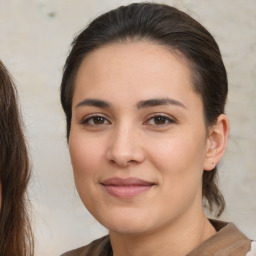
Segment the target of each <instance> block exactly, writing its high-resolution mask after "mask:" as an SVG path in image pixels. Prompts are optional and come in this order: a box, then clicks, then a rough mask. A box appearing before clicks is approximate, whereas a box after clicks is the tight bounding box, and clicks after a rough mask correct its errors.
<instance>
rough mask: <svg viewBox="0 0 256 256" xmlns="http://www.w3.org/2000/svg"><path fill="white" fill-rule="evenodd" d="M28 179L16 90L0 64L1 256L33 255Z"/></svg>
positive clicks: (28, 170) (26, 157)
mask: <svg viewBox="0 0 256 256" xmlns="http://www.w3.org/2000/svg"><path fill="white" fill-rule="evenodd" d="M29 176H30V168H29V160H28V154H27V149H26V144H25V140H24V136H23V132H22V129H21V120H20V114H19V111H18V107H17V101H16V89H15V87H14V84H13V82H12V80H11V78H10V75H9V74H8V71H7V69H6V68H5V66H4V65H3V63H2V62H1V61H0V184H1V187H2V191H1V194H2V204H1V206H0V255H1V256H31V255H33V247H34V246H33V236H32V231H31V227H30V223H29V219H28V212H27V207H26V206H27V196H26V189H27V185H28V181H29Z"/></svg>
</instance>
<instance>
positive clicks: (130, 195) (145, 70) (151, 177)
mask: <svg viewBox="0 0 256 256" xmlns="http://www.w3.org/2000/svg"><path fill="white" fill-rule="evenodd" d="M206 134H207V133H206V128H205V123H204V118H203V104H202V100H201V98H200V96H199V95H198V94H196V93H195V92H194V91H193V87H192V81H191V74H190V70H189V69H188V66H187V63H186V60H185V59H184V58H183V57H182V56H181V55H180V54H179V55H178V54H175V55H174V54H173V53H172V52H171V51H169V50H167V49H165V48H163V47H161V46H159V45H157V44H154V43H147V42H127V43H122V44H118V43H116V44H110V45H107V46H104V47H102V48H99V49H97V50H95V51H93V52H91V53H90V54H89V55H88V56H87V57H86V58H85V59H84V60H83V62H82V64H81V66H80V68H79V71H78V74H77V78H76V83H75V90H74V96H73V106H72V121H71V131H70V138H69V149H70V155H71V160H72V165H73V170H74V177H75V183H76V186H77V190H78V192H79V195H80V197H81V199H82V201H83V203H84V205H85V206H86V207H87V208H88V210H89V211H90V212H91V214H92V215H93V216H94V217H95V218H96V219H97V220H98V221H99V222H101V223H102V224H103V225H104V226H105V227H107V228H108V229H109V230H110V231H112V232H118V233H123V234H124V233H125V234H135V233H136V234H139V233H143V232H154V231H155V230H158V229H159V228H163V227H166V226H168V225H172V224H173V223H177V222H179V221H180V220H182V219H184V218H188V217H190V218H191V217H192V216H193V215H194V214H197V213H198V212H199V211H201V210H202V206H201V205H202V173H203V169H204V166H205V164H206V162H207V161H208V159H207V157H206V153H207V149H208V147H209V140H208V139H207V135H206Z"/></svg>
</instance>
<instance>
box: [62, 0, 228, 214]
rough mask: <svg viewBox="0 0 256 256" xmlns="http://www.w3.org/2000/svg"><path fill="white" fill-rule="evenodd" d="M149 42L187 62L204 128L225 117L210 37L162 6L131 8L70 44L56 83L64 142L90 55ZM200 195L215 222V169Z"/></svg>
mask: <svg viewBox="0 0 256 256" xmlns="http://www.w3.org/2000/svg"><path fill="white" fill-rule="evenodd" d="M142 40H143V41H148V42H153V43H156V44H159V45H161V46H165V47H167V48H168V49H170V50H171V51H172V52H173V53H175V52H176V53H181V54H182V55H183V56H185V57H186V59H187V60H188V63H189V64H188V65H189V68H190V70H191V74H192V81H193V89H194V91H195V92H196V93H197V94H199V95H200V96H201V98H202V102H203V106H204V118H205V123H206V126H207V127H209V126H211V125H213V124H215V123H216V120H217V117H218V116H219V115H220V114H222V113H224V107H225V103H226V98H227V92H228V81H227V74H226V69H225V66H224V64H223V61H222V57H221V53H220V50H219V47H218V45H217V43H216V41H215V40H214V38H213V37H212V35H211V34H210V33H209V32H208V31H207V30H206V29H205V28H204V27H203V26H202V25H201V24H200V23H198V22H197V21H196V20H194V19H193V18H191V17H190V16H189V15H187V14H186V13H184V12H182V11H180V10H178V9H176V8H174V7H171V6H168V5H164V4H156V3H133V4H130V5H128V6H121V7H119V8H117V9H114V10H111V11H109V12H107V13H105V14H102V15H101V16H99V17H98V18H96V19H95V20H93V21H92V22H91V23H90V24H89V25H88V27H87V28H85V29H84V30H83V31H82V32H81V33H80V34H79V35H78V36H77V37H76V38H75V39H74V41H73V43H72V49H71V51H70V54H69V56H68V57H67V60H66V63H65V66H64V72H63V77H62V82H61V103H62V107H63V110H64V112H65V115H66V128H67V130H66V132H67V139H69V133H70V126H71V118H72V98H73V92H74V86H75V79H76V75H77V71H78V69H79V67H80V64H81V62H82V60H83V59H84V58H85V56H86V55H88V54H89V53H90V52H92V51H94V50H95V49H97V48H99V47H102V46H104V45H107V44H110V43H123V42H127V41H128V42H129V41H142ZM202 193H203V198H204V201H205V202H206V206H207V207H208V208H209V210H210V211H213V209H214V208H215V209H216V210H217V216H220V215H221V213H222V212H223V210H224V208H225V200H224V198H223V196H222V194H221V192H220V190H219V189H218V186H217V168H216V167H215V168H214V169H213V170H212V171H210V172H209V171H204V173H203V187H202Z"/></svg>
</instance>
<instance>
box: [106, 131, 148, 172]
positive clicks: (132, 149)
mask: <svg viewBox="0 0 256 256" xmlns="http://www.w3.org/2000/svg"><path fill="white" fill-rule="evenodd" d="M107 159H108V161H110V162H111V163H112V164H115V165H118V166H120V167H127V166H130V165H131V164H139V163H142V162H143V161H144V159H145V152H144V150H143V141H142V139H141V136H140V134H139V133H138V132H136V130H135V129H132V127H130V128H129V127H120V128H119V129H117V130H116V131H113V134H112V136H111V139H110V143H109V147H108V150H107Z"/></svg>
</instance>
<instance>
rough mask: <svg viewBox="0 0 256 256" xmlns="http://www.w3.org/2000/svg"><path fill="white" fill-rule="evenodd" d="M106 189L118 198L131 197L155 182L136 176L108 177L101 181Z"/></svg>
mask: <svg viewBox="0 0 256 256" xmlns="http://www.w3.org/2000/svg"><path fill="white" fill-rule="evenodd" d="M101 185H102V186H103V187H104V188H105V189H106V191H107V192H108V193H109V194H110V195H112V196H114V197H118V198H133V197H135V196H137V195H139V194H141V193H143V192H146V191H147V190H149V189H151V188H152V187H153V186H154V185H155V183H151V182H148V181H145V180H141V179H138V178H125V179H123V178H117V177H114V178H110V179H107V180H104V181H103V182H101Z"/></svg>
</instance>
